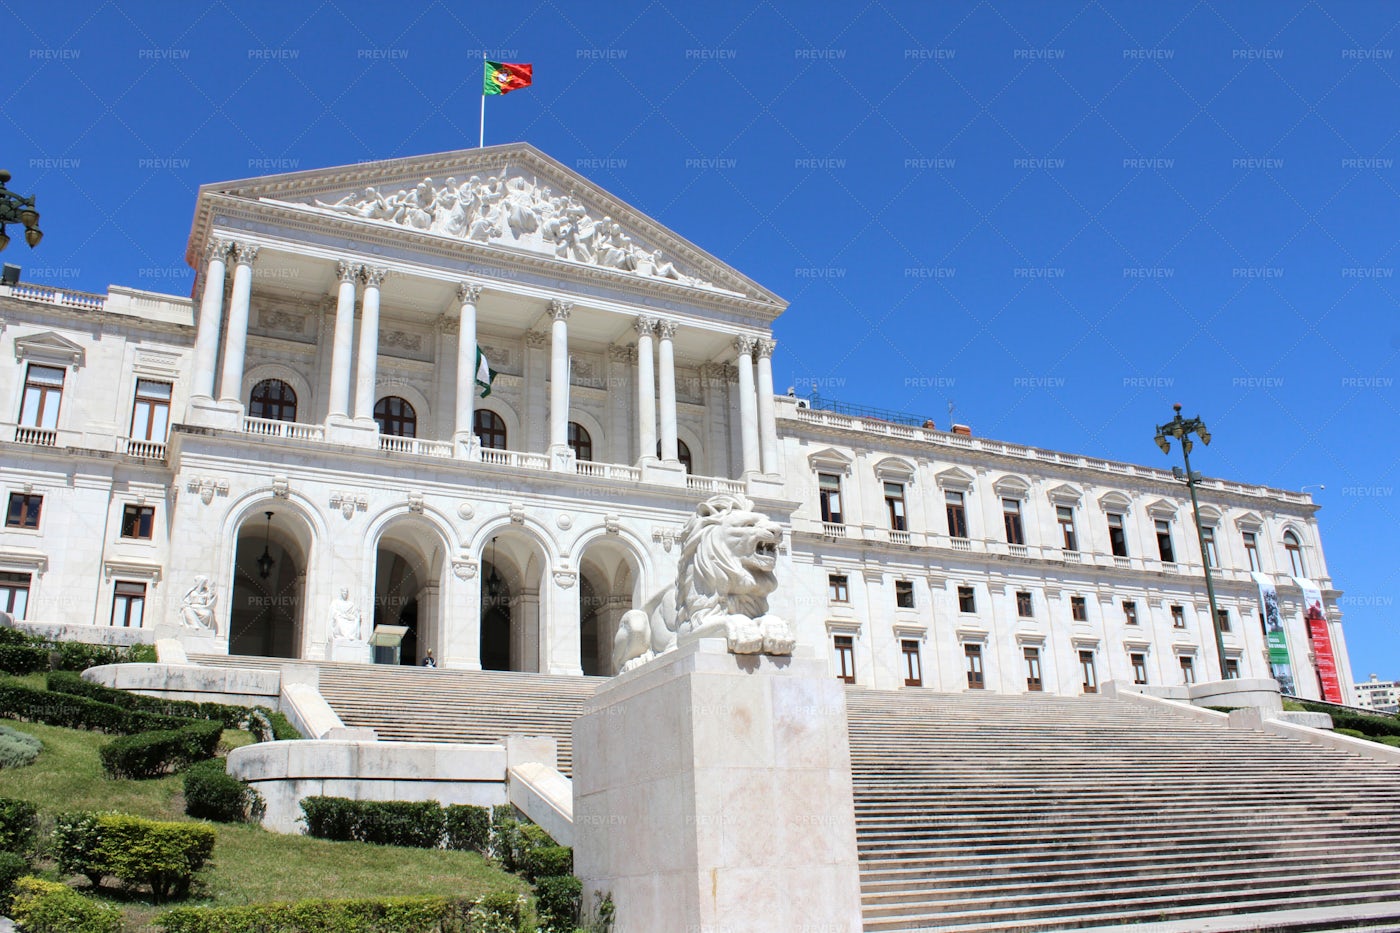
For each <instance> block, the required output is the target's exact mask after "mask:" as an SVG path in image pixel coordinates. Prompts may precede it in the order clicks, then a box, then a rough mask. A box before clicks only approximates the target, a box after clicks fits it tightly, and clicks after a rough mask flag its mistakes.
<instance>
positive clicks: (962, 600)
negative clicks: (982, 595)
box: [958, 585, 977, 615]
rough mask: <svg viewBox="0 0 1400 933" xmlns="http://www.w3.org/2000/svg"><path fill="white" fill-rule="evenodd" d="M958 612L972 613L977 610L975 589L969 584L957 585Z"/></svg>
mask: <svg viewBox="0 0 1400 933" xmlns="http://www.w3.org/2000/svg"><path fill="white" fill-rule="evenodd" d="M958 612H963V613H967V614H969V615H970V614H973V613H976V612H977V590H976V588H974V587H971V586H965V585H964V586H959V587H958Z"/></svg>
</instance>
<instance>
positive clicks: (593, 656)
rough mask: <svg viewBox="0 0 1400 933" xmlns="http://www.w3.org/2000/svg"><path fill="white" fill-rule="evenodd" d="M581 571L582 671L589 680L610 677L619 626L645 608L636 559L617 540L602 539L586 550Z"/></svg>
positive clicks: (612, 671)
mask: <svg viewBox="0 0 1400 933" xmlns="http://www.w3.org/2000/svg"><path fill="white" fill-rule="evenodd" d="M579 571H580V572H579V592H578V599H579V610H578V617H579V667H581V668H582V669H583V673H584V674H585V675H587V676H603V677H607V676H611V675H613V674H615V673H617V672H616V671H615V670H613V664H612V649H613V638H614V636H615V635H616V634H617V625H618V622H619V621H620V620H621V619H622V614H623V613H624V612H626V611H627V610H629V609H632V608H633V607H637V608H642V606H643V599H642V596H641V592H640V590H641V585H640V579H639V578H640V574H639V572H638V564H637V559H636V557H635V555H633V554H632V552H631V551H630V550H628V549H627V548H626V547H625V546H623V545H622V544H621V543H619V542H618V541H617V540H616V539H614V538H600V539H597V540H595V541H592V542H590V543H589V544H588V545H586V546H585V547H584V550H583V558H582V560H580V561H579Z"/></svg>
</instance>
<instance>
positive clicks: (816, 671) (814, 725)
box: [574, 639, 861, 933]
mask: <svg viewBox="0 0 1400 933" xmlns="http://www.w3.org/2000/svg"><path fill="white" fill-rule="evenodd" d="M574 827H575V829H574V832H575V840H574V866H575V871H576V873H577V874H578V876H579V877H580V878H581V879H582V881H583V891H584V897H585V904H586V905H587V904H591V902H592V901H593V892H594V891H602V892H604V893H611V895H612V898H613V901H614V903H615V904H616V905H617V923H616V925H615V927H614V930H615V931H616V933H672V931H674V933H682V931H684V933H721V931H723V933H745V931H754V933H759V931H762V933H768V931H773V930H823V931H830V933H845V931H851V933H855V931H859V930H860V929H861V913H860V879H859V875H858V868H857V862H856V831H855V811H854V804H853V795H852V789H851V760H850V745H849V742H848V739H847V734H846V698H845V693H844V688H843V687H842V686H841V684H840V683H839V682H838V681H837V680H836V679H835V678H833V677H831V676H830V674H829V673H828V671H827V669H826V665H825V664H824V663H823V662H821V661H819V660H817V659H816V658H814V657H811V656H798V657H793V658H773V657H768V656H741V655H732V654H730V653H729V652H728V651H727V650H726V647H725V643H724V641H723V640H721V639H705V640H702V641H697V642H692V643H690V644H688V645H684V646H682V647H680V648H678V649H676V650H675V651H672V652H670V653H668V654H665V655H662V656H661V657H659V658H657V659H655V660H653V661H651V662H649V663H647V664H645V665H643V666H642V667H639V668H637V669H636V670H633V671H629V672H628V673H626V674H622V675H620V676H618V677H615V678H613V679H612V680H611V681H609V682H608V683H607V684H605V685H604V686H603V687H601V688H600V689H599V690H598V693H597V694H596V695H595V696H594V698H593V701H592V703H591V704H590V706H589V707H588V712H587V713H586V714H585V715H584V716H581V717H580V718H579V719H578V720H576V721H575V723H574Z"/></svg>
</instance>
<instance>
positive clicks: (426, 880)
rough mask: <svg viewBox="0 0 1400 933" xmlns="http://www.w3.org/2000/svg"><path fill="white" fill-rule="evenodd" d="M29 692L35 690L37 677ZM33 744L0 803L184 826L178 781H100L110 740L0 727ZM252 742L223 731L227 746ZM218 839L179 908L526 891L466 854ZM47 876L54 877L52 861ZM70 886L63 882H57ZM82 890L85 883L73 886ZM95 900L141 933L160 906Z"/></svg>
mask: <svg viewBox="0 0 1400 933" xmlns="http://www.w3.org/2000/svg"><path fill="white" fill-rule="evenodd" d="M35 686H42V679H40V681H39V683H37V684H35ZM0 721H3V722H5V724H6V725H9V726H12V727H13V728H16V729H19V730H21V731H24V732H28V733H29V734H31V735H33V736H35V737H36V738H38V739H39V740H40V741H42V742H43V743H44V750H43V751H42V752H41V753H40V754H39V757H38V758H37V759H36V760H35V761H34V763H33V764H31V765H28V766H26V767H23V768H12V769H5V770H0V797H18V798H21V799H23V800H29V801H32V802H33V803H35V804H37V805H38V806H39V808H40V810H41V811H42V812H43V813H44V814H49V815H51V814H54V813H58V812H61V811H64V810H117V811H121V812H123V813H130V814H134V815H136V816H144V817H148V818H150V819H164V820H186V819H188V817H186V816H185V815H184V798H183V794H182V792H181V787H182V783H183V782H182V780H181V778H180V777H179V776H178V775H174V776H170V777H164V778H159V779H156V780H147V781H125V780H110V779H108V778H106V777H104V776H103V773H102V765H101V763H100V761H99V760H98V757H97V750H98V748H100V747H101V746H102V745H104V744H106V743H107V742H109V741H111V739H112V737H111V736H107V735H102V734H99V733H95V732H84V731H79V730H74V729H59V728H55V727H53V726H45V725H39V724H36V723H27V722H12V721H8V720H0ZM251 740H252V737H251V736H249V735H248V734H247V733H244V732H239V731H236V730H228V731H225V732H224V742H225V744H226V745H228V746H229V747H234V746H237V745H244V744H247V743H248V742H250V741H251ZM210 825H212V826H214V828H215V829H216V830H217V832H218V841H217V842H216V843H215V844H214V857H213V861H212V865H211V867H208V868H206V869H205V871H204V872H203V873H202V875H201V882H202V884H198V885H197V886H196V890H195V894H194V896H193V897H192V898H191V899H190V900H188V901H186V902H184V903H186V904H210V905H219V906H224V905H232V904H255V903H266V902H269V901H294V900H303V899H305V898H312V897H315V898H350V897H382V896H397V895H415V894H440V895H445V894H460V895H467V896H476V895H481V894H486V893H488V892H490V891H496V890H500V889H502V888H510V889H512V890H519V891H523V892H526V893H528V891H529V887H528V885H527V884H526V883H525V882H524V881H523V880H521V879H520V878H517V877H516V876H514V875H510V874H507V873H505V872H503V871H501V870H500V869H498V868H496V867H495V866H493V865H492V864H490V863H489V862H488V861H487V860H486V859H484V858H482V857H481V856H479V855H477V854H475V853H472V852H447V851H441V850H431V849H404V848H397V847H393V846H374V845H366V844H362V843H351V842H327V841H325V840H321V839H312V838H310V837H307V836H283V835H279V834H277V833H271V832H267V831H265V830H263V829H261V828H259V827H256V826H247V825H229V824H223V823H212V824H210ZM47 867H48V868H49V869H50V870H49V871H48V872H46V873H45V874H47V875H48V876H49V877H54V873H53V871H52V863H47ZM61 880H68V881H73V879H61ZM74 886H75V887H76V888H78V889H79V890H85V889H86V886H87V882H86V881H83V880H81V879H79V880H77V881H76V882H75V883H74ZM101 896H102V898H103V899H104V900H108V901H109V902H111V903H114V904H117V905H118V906H120V907H121V908H122V910H123V913H124V914H125V915H126V919H127V929H128V930H131V931H135V930H142V929H145V928H146V924H147V923H149V921H150V919H151V918H152V917H153V916H155V914H156V913H158V912H159V911H160V910H162V909H164V907H161V908H156V907H152V906H151V905H150V904H148V903H144V902H142V901H139V900H132V899H130V898H127V897H126V896H124V895H123V894H122V892H120V891H117V890H115V889H110V890H109V889H104V891H103V893H102V895H101Z"/></svg>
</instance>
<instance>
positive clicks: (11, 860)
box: [0, 852, 29, 914]
mask: <svg viewBox="0 0 1400 933" xmlns="http://www.w3.org/2000/svg"><path fill="white" fill-rule="evenodd" d="M27 874H29V859H27V858H25V857H24V856H23V855H20V854H19V853H18V852H0V914H3V913H5V912H6V911H7V910H9V907H10V896H11V895H12V894H13V893H14V889H15V882H16V881H18V880H19V879H20V878H22V877H24V876H25V875H27Z"/></svg>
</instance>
